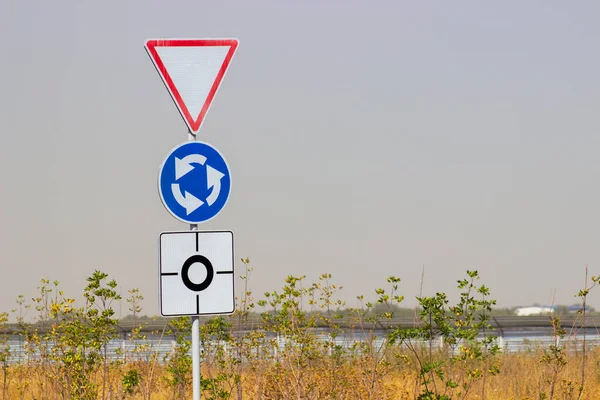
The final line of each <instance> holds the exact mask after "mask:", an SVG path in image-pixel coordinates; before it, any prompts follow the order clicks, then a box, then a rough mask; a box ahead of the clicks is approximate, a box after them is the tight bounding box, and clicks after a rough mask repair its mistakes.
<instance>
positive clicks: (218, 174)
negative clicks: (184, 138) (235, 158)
mask: <svg viewBox="0 0 600 400" xmlns="http://www.w3.org/2000/svg"><path fill="white" fill-rule="evenodd" d="M158 192H159V194H160V199H161V200H162V202H163V204H164V206H165V208H166V209H167V210H168V211H169V212H170V213H171V214H172V215H173V216H174V217H175V218H177V219H178V220H180V221H182V222H187V223H189V224H199V223H202V222H206V221H208V220H210V219H212V218H214V217H215V216H216V215H217V214H218V213H219V212H220V211H221V210H222V209H223V207H225V204H226V203H227V200H228V199H229V193H230V192H231V175H230V173H229V166H228V165H227V161H225V158H224V157H223V156H222V155H221V153H219V151H218V150H217V149H215V148H214V147H212V146H211V145H209V144H208V143H204V142H197V141H190V142H186V143H184V144H181V145H179V146H177V147H175V148H174V149H173V150H171V152H170V153H169V155H168V156H167V158H165V161H164V162H163V164H162V165H161V167H160V172H159V174H158Z"/></svg>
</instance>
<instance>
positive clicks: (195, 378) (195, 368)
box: [188, 132, 202, 400]
mask: <svg viewBox="0 0 600 400" xmlns="http://www.w3.org/2000/svg"><path fill="white" fill-rule="evenodd" d="M188 140H189V141H192V140H196V138H195V137H194V135H192V133H191V132H190V133H188ZM190 230H191V231H197V230H198V224H190ZM200 379H201V377H200V318H199V316H198V315H194V316H193V317H192V400H200V398H201V396H202V395H201V394H200Z"/></svg>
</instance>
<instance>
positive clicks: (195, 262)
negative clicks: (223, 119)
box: [144, 39, 238, 400]
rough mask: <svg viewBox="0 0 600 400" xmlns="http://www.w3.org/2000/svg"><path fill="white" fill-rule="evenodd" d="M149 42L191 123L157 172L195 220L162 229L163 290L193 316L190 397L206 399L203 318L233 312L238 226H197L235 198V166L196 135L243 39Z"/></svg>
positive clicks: (186, 216)
mask: <svg viewBox="0 0 600 400" xmlns="http://www.w3.org/2000/svg"><path fill="white" fill-rule="evenodd" d="M144 47H145V49H146V51H147V52H148V55H149V56H150V59H151V60H152V62H153V64H154V66H155V67H156V70H157V72H158V73H159V75H160V77H161V79H162V80H163V83H164V84H165V86H166V88H167V90H168V92H169V94H170V95H171V98H172V99H173V101H174V102H175V105H176V106H177V109H178V110H179V112H180V113H181V116H182V117H183V119H184V121H185V123H186V125H187V127H188V142H187V143H184V144H183V145H180V146H178V147H177V148H175V149H173V150H172V151H171V153H170V154H169V155H168V156H167V157H166V159H165V161H164V162H163V165H162V166H161V169H160V173H159V183H158V189H159V194H160V198H161V200H162V202H163V204H164V206H165V208H166V209H167V210H168V211H169V212H170V213H171V215H173V216H174V217H175V218H177V219H178V220H180V221H182V222H186V223H189V226H190V231H189V232H163V233H162V234H161V236H160V246H159V247H160V256H159V265H160V267H159V274H160V275H159V280H160V291H159V292H160V294H159V296H160V307H161V314H162V315H165V316H178V315H190V316H191V318H192V388H193V391H192V394H193V397H192V398H193V400H200V397H201V393H200V390H201V385H200V383H201V375H200V319H199V318H200V315H213V314H230V313H233V311H234V309H235V301H234V296H235V292H234V274H233V232H230V231H229V232H199V231H198V224H199V223H202V222H206V221H208V220H210V219H212V218H214V217H215V216H216V215H217V214H218V213H219V212H220V211H221V210H222V209H223V207H224V206H225V204H226V203H227V201H228V199H229V193H230V191H231V175H230V171H229V167H228V165H227V162H226V161H225V159H224V158H223V157H222V156H221V154H220V153H219V152H218V150H216V149H214V148H213V147H212V146H210V145H208V144H207V143H202V142H197V141H196V138H197V134H198V132H199V131H200V127H201V126H202V123H203V121H204V118H205V116H206V113H207V112H208V110H209V108H210V106H211V104H212V101H213V99H214V97H215V95H216V93H217V91H218V89H219V86H220V84H221V82H222V80H223V77H224V76H225V73H226V72H227V68H228V67H229V64H230V62H231V60H232V58H233V55H234V54H235V51H236V50H237V47H238V40H237V39H150V40H147V41H146V43H145V46H144ZM201 235H202V236H203V238H204V240H203V241H202V244H201V241H200V236H201ZM227 260H230V262H229V261H227ZM192 269H193V270H192ZM198 275H200V276H201V278H200V279H198ZM226 277H229V278H228V279H227V278H226ZM198 280H199V282H198Z"/></svg>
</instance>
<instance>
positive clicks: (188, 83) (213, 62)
mask: <svg viewBox="0 0 600 400" xmlns="http://www.w3.org/2000/svg"><path fill="white" fill-rule="evenodd" d="M145 47H146V51H148V54H149V55H150V58H151V59H152V62H153V63H154V66H155V67H156V69H157V71H158V73H159V74H160V77H161V78H162V80H163V82H164V83H165V86H166V87H167V89H168V90H169V93H171V97H172V98H173V101H175V104H176V105H177V108H178V109H179V112H180V113H181V115H182V116H183V119H184V120H185V123H186V124H187V126H188V127H189V129H190V132H191V133H193V134H194V135H195V134H196V133H197V132H198V131H199V130H200V126H201V125H202V121H203V120H204V117H205V116H206V113H207V112H208V109H209V108H210V105H211V103H212V101H213V98H214V97H215V94H216V93H217V91H218V90H219V86H220V84H221V81H222V80H223V76H225V72H226V71H227V67H229V63H230V62H231V59H232V58H233V55H234V53H235V51H236V49H237V47H238V40H237V39H150V40H147V41H146V46H145Z"/></svg>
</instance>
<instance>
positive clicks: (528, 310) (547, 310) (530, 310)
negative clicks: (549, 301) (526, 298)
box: [516, 306, 554, 317]
mask: <svg viewBox="0 0 600 400" xmlns="http://www.w3.org/2000/svg"><path fill="white" fill-rule="evenodd" d="M516 312H517V315H518V316H520V317H522V316H527V315H540V314H551V313H553V312H554V307H549V306H532V307H519V308H517V310H516Z"/></svg>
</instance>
